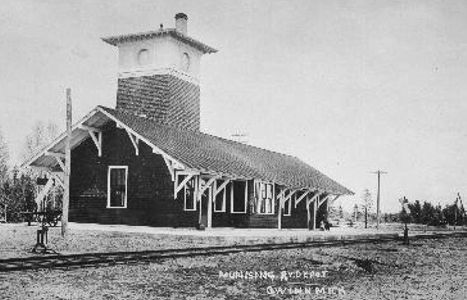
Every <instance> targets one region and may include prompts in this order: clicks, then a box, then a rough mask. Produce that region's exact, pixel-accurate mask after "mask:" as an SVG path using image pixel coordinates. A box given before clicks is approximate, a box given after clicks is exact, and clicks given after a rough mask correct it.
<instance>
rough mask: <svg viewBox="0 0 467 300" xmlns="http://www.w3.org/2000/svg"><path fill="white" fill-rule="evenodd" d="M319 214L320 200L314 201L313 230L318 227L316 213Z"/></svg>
mask: <svg viewBox="0 0 467 300" xmlns="http://www.w3.org/2000/svg"><path fill="white" fill-rule="evenodd" d="M317 214H318V201H313V230H315V229H316V215H317Z"/></svg>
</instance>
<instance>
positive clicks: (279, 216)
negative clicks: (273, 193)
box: [277, 198, 282, 229]
mask: <svg viewBox="0 0 467 300" xmlns="http://www.w3.org/2000/svg"><path fill="white" fill-rule="evenodd" d="M278 200H279V209H278V215H277V229H282V198H279V199H278Z"/></svg>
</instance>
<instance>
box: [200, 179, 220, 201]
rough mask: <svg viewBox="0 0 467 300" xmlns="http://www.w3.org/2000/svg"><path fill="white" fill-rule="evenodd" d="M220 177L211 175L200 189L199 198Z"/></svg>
mask: <svg viewBox="0 0 467 300" xmlns="http://www.w3.org/2000/svg"><path fill="white" fill-rule="evenodd" d="M216 179H218V177H211V178H209V180H208V181H207V182H206V183H205V184H204V186H203V187H201V188H200V189H199V193H198V198H201V196H202V195H203V193H204V191H206V190H207V189H208V188H209V187H210V186H211V185H212V184H213V182H214V181H215V180H216Z"/></svg>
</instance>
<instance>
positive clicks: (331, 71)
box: [0, 0, 467, 212]
mask: <svg viewBox="0 0 467 300" xmlns="http://www.w3.org/2000/svg"><path fill="white" fill-rule="evenodd" d="M178 12H184V13H186V14H187V15H188V18H189V20H188V32H189V34H190V35H191V36H192V37H194V38H196V39H198V40H200V41H202V42H204V43H206V44H208V45H210V46H213V47H214V48H216V49H219V52H218V53H216V54H211V55H206V56H205V57H203V61H202V66H201V127H202V130H203V131H204V132H208V133H211V134H214V135H218V136H222V137H230V136H231V134H233V133H238V132H241V133H245V134H247V135H248V137H247V140H248V142H249V143H250V144H252V145H255V146H259V147H264V148H267V149H271V150H275V151H279V152H283V153H287V154H291V155H294V156H297V157H299V158H300V159H302V160H303V161H305V162H307V163H309V164H310V165H312V166H313V167H315V168H317V169H318V170H320V171H322V172H323V173H325V174H326V175H328V176H330V177H331V178H333V179H335V180H336V181H338V182H340V183H341V184H343V185H345V186H346V187H348V188H350V189H351V190H353V191H354V192H355V195H354V196H352V197H342V198H340V199H339V200H338V202H337V205H343V206H344V208H350V207H352V206H353V205H354V204H355V203H357V204H360V203H361V202H362V201H361V195H362V193H363V190H364V189H369V190H370V192H371V193H372V195H373V198H374V199H375V198H376V187H377V180H376V175H375V174H373V173H372V172H373V171H376V170H378V169H380V170H384V171H386V172H387V174H385V175H383V176H382V181H381V209H382V211H383V212H395V211H398V210H399V209H400V205H399V202H398V199H399V198H401V197H403V196H406V197H407V198H408V199H409V200H410V201H413V200H421V201H430V202H432V203H434V204H438V203H440V204H441V205H443V206H444V205H445V204H447V203H452V202H453V201H454V199H455V197H456V194H457V193H458V192H460V193H461V195H467V171H466V166H467V151H466V149H467V114H466V113H467V1H463V0H451V1H434V0H405V1H384V0H382V1H373V0H356V1H346V0H342V1H336V0H327V1H310V0H303V1H300V0H292V1H289V0H287V1H279V0H277V1H271V0H264V1H219V0H212V1H156V0H150V1H149V0H148V1H129V0H112V1H110V0H104V1H90V0H89V1H64V0H54V1H50V0H49V1H35V0H2V5H1V6H0V68H1V72H0V92H1V93H0V129H1V131H2V132H3V135H4V136H5V138H6V140H7V141H8V143H9V147H10V151H11V153H10V155H11V156H12V159H13V163H20V162H21V161H20V157H21V152H22V149H23V148H24V142H25V136H26V135H27V134H28V133H29V132H30V131H31V128H32V127H33V125H34V124H35V123H36V122H38V121H44V122H48V121H50V122H54V123H56V124H58V125H59V127H60V128H61V129H63V128H64V124H65V88H67V87H70V88H71V89H72V97H73V118H74V120H78V119H79V118H80V117H82V116H83V115H84V114H86V113H87V112H89V111H90V110H91V109H92V108H94V107H95V106H96V105H104V106H109V107H114V106H115V95H116V88H117V72H118V70H117V50H116V48H114V47H111V46H110V45H108V44H105V43H104V42H102V41H101V39H100V38H101V37H104V36H109V35H115V34H121V33H133V32H141V31H148V30H155V29H157V28H159V24H160V23H163V24H164V27H166V28H169V27H173V26H174V19H173V17H174V15H175V14H176V13H178Z"/></svg>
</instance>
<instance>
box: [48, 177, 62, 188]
mask: <svg viewBox="0 0 467 300" xmlns="http://www.w3.org/2000/svg"><path fill="white" fill-rule="evenodd" d="M51 175H52V176H53V178H54V179H55V181H56V182H58V184H59V185H60V186H61V187H62V188H65V183H64V182H63V181H62V179H61V178H60V177H58V176H57V175H55V174H51Z"/></svg>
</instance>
